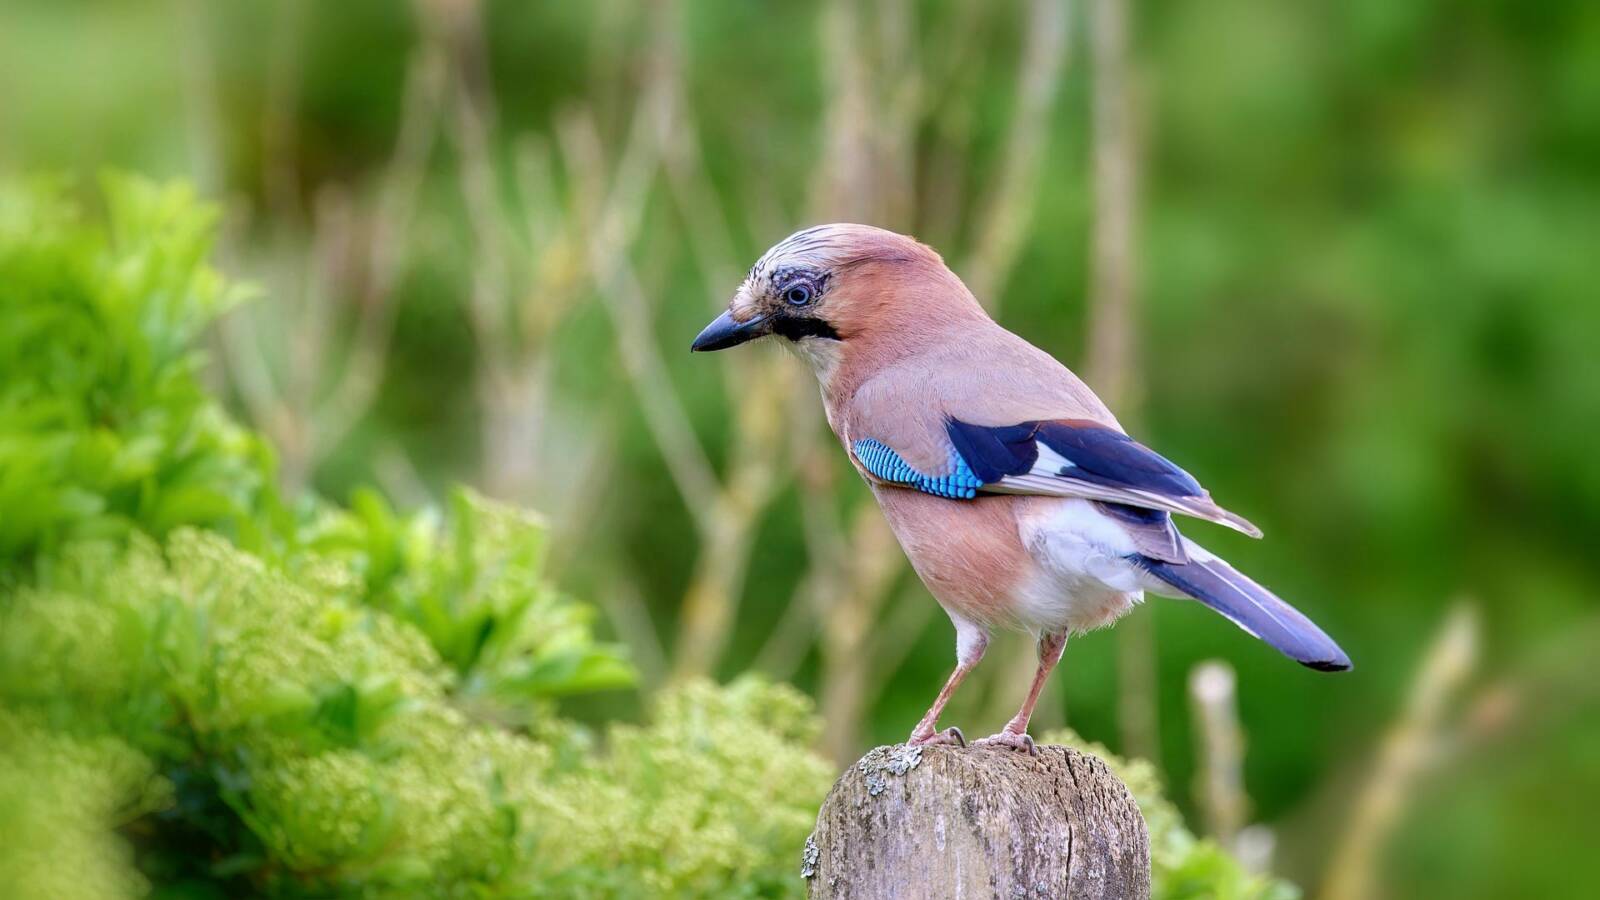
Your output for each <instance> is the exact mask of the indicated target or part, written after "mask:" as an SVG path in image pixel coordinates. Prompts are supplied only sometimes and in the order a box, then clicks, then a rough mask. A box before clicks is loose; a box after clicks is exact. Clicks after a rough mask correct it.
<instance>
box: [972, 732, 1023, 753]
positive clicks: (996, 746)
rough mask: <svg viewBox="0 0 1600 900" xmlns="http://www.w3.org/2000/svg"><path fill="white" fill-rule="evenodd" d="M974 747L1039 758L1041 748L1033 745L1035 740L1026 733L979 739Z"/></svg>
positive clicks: (1007, 733) (1006, 733) (1011, 733)
mask: <svg viewBox="0 0 1600 900" xmlns="http://www.w3.org/2000/svg"><path fill="white" fill-rule="evenodd" d="M972 746H974V747H987V748H989V749H992V750H1010V751H1012V752H1015V753H1026V754H1028V755H1029V756H1038V755H1039V748H1038V747H1035V746H1034V745H1033V738H1032V737H1030V736H1029V735H1028V733H1027V732H1025V731H1011V730H1009V729H1008V730H1006V731H1002V732H1000V733H999V734H991V735H989V736H988V737H986V738H979V739H978V740H975V741H973V742H972Z"/></svg>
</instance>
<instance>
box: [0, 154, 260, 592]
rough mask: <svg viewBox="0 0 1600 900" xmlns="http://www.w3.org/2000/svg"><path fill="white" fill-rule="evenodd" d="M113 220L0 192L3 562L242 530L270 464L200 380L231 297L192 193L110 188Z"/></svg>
mask: <svg viewBox="0 0 1600 900" xmlns="http://www.w3.org/2000/svg"><path fill="white" fill-rule="evenodd" d="M102 184H103V192H102V196H103V198H104V202H105V219H106V223H105V224H104V225H102V224H101V223H99V222H98V221H89V220H87V219H86V218H85V216H84V214H83V213H82V211H81V208H80V206H79V205H78V204H77V203H74V202H72V197H71V195H70V193H69V192H68V190H67V188H66V187H65V186H64V185H61V184H53V183H36V184H32V185H27V186H23V185H15V184H10V185H4V186H0V315H3V316H4V322H5V327H4V328H0V509H4V510H5V515H4V516H0V563H3V562H5V561H8V560H17V559H19V558H23V557H26V556H28V555H30V554H32V553H34V552H35V551H37V550H39V549H40V548H48V547H50V546H53V545H55V544H57V543H59V542H60V541H62V540H64V539H68V538H73V537H83V536H104V535H113V534H126V533H128V532H129V531H130V530H132V529H135V528H138V529H143V530H145V531H147V532H150V533H152V534H155V535H162V534H165V533H166V532H167V531H169V530H171V529H172V528H173V527H175V526H177V525H179V524H184V523H193V524H203V525H206V526H208V527H217V528H222V529H224V530H226V531H228V532H230V533H237V532H238V531H239V530H240V529H241V528H242V527H244V524H245V522H246V520H248V519H249V517H250V516H251V515H252V514H253V513H254V511H255V510H256V509H257V508H258V506H259V498H260V495H261V493H262V492H263V491H264V490H265V489H266V486H267V484H268V483H269V481H270V472H271V464H270V461H269V455H268V454H267V452H266V450H265V448H264V446H263V445H262V443H261V441H260V440H259V439H258V438H257V437H256V436H255V435H253V434H251V433H250V432H248V431H246V430H244V429H242V428H240V427H238V426H237V425H235V424H233V423H232V422H231V421H229V420H228V419H227V417H226V416H225V415H224V414H223V413H222V412H221V411H220V410H219V409H218V408H217V406H216V404H215V403H213V402H212V401H211V399H210V398H209V397H208V396H207V395H206V393H205V391H204V390H203V389H202V387H201V385H200V383H199V381H198V379H197V377H196V368H197V366H198V364H199V357H198V355H197V354H196V352H195V351H194V349H193V345H194V341H195V337H196V335H197V334H198V333H199V332H200V330H201V329H203V328H204V327H205V326H206V324H207V323H208V322H209V321H210V320H211V319H212V317H214V316H215V315H217V314H218V313H219V312H220V311H221V310H222V309H224V308H225V307H226V306H227V305H228V304H229V303H230V302H232V301H233V300H235V299H237V298H238V296H239V293H238V291H236V290H233V289H230V288H229V287H228V286H227V285H226V284H225V283H224V282H223V280H222V278H221V276H220V275H219V274H218V273H217V272H215V271H214V270H213V269H211V268H210V267H209V266H208V265H207V264H206V255H207V253H208V252H209V251H210V247H211V231H212V224H213V222H214V220H215V218H216V216H215V212H214V211H213V210H212V209H211V208H210V207H207V206H203V205H201V204H198V203H196V202H195V200H194V197H193V194H192V192H191V191H189V190H188V189H187V188H183V187H179V186H172V187H157V186H155V185H153V184H151V183H148V182H144V181H138V180H133V179H126V178H116V177H107V178H105V179H104V180H103V182H102Z"/></svg>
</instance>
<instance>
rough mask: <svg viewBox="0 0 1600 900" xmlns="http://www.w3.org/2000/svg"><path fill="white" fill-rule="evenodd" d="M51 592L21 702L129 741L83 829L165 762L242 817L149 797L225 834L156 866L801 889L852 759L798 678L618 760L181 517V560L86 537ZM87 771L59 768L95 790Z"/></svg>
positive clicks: (568, 892)
mask: <svg viewBox="0 0 1600 900" xmlns="http://www.w3.org/2000/svg"><path fill="white" fill-rule="evenodd" d="M41 581H42V582H43V583H45V584H48V587H37V588H34V587H30V588H25V589H22V590H20V591H18V592H16V593H15V594H14V595H13V596H12V597H11V598H10V600H9V602H8V604H7V608H6V611H5V615H4V618H3V620H0V626H3V631H0V633H3V634H4V635H5V638H6V639H5V642H4V645H3V648H0V697H4V698H5V699H6V700H7V701H8V702H9V703H11V704H13V705H15V706H17V707H20V708H26V709H28V710H29V713H30V714H31V715H33V716H36V717H39V718H41V719H53V720H55V721H57V722H61V723H70V725H71V727H72V728H73V729H74V730H76V731H78V732H81V733H89V734H93V733H95V732H96V731H99V732H100V734H102V735H104V734H115V735H118V736H119V738H120V740H119V741H118V742H116V743H114V744H112V745H111V746H113V747H114V748H116V749H119V750H120V751H121V752H122V754H123V755H122V757H119V764H118V765H117V766H114V767H112V766H104V765H102V766H98V767H91V769H94V770H98V771H100V772H102V773H104V775H105V777H106V778H111V776H116V777H115V778H114V779H113V780H111V781H110V782H109V783H107V782H95V781H88V783H86V784H85V785H84V786H83V788H82V793H83V794H85V795H86V796H85V799H84V800H82V801H81V802H80V803H79V804H78V806H81V807H83V811H82V812H74V815H75V816H76V818H74V819H73V821H72V823H69V824H75V825H77V826H78V828H79V830H78V832H77V833H78V834H80V835H83V837H81V838H80V840H89V837H88V835H90V834H93V833H94V832H92V831H91V830H89V829H86V828H83V827H82V825H83V822H84V821H85V820H87V819H88V818H89V817H90V816H91V815H93V814H95V813H96V812H97V811H98V812H99V814H101V815H102V818H104V810H101V809H99V808H97V807H95V806H93V803H94V802H101V803H107V804H111V803H114V804H115V805H116V806H118V807H126V806H128V801H126V800H120V799H118V800H95V799H94V798H96V797H111V798H116V797H119V796H120V795H121V794H126V793H128V791H129V788H128V787H127V786H128V785H130V784H138V783H139V782H140V780H141V779H143V780H144V781H149V780H150V773H151V772H152V771H160V772H161V773H163V774H164V775H166V777H167V779H168V780H170V782H171V783H173V784H179V785H189V786H191V788H190V790H191V791H192V790H193V789H194V788H193V787H192V786H195V785H200V786H203V787H204V788H205V789H208V790H214V791H215V792H216V797H215V800H216V801H219V802H220V803H221V804H223V805H225V807H226V809H227V810H228V811H230V812H231V813H232V814H233V815H232V817H231V818H226V819H225V820H224V830H223V831H221V832H220V833H218V832H217V830H216V829H217V825H216V823H215V822H214V821H213V818H214V815H215V812H216V809H215V803H212V802H195V798H192V797H189V798H185V797H183V796H180V797H179V798H178V802H177V803H176V805H174V804H173V801H172V799H171V796H170V795H171V793H172V792H171V790H170V789H167V790H160V789H155V788H151V789H148V790H147V796H148V797H150V798H153V799H147V800H144V801H143V802H141V803H140V804H139V805H138V809H140V810H143V809H147V808H149V807H150V806H152V805H155V803H157V802H159V801H161V800H163V799H165V801H166V804H165V805H167V806H168V807H169V808H168V809H167V810H166V812H165V813H164V816H165V818H166V821H165V822H164V826H163V827H165V828H167V829H169V831H170V832H172V833H173V834H187V835H193V834H196V833H199V832H201V831H202V830H209V831H210V832H211V833H210V834H208V835H207V839H206V841H205V842H204V843H200V844H196V843H195V842H193V841H187V842H178V843H174V844H167V845H164V846H160V847H159V848H158V850H157V851H155V854H156V855H155V857H154V858H149V857H147V858H146V859H144V860H143V864H144V865H145V866H146V867H148V868H150V869H154V870H156V871H167V872H171V871H181V870H183V869H184V868H185V867H186V866H190V865H193V864H194V863H193V862H192V861H194V860H210V862H209V863H205V864H203V865H202V868H201V870H200V871H199V872H192V871H191V872H188V873H187V874H189V875H190V876H191V877H193V876H203V877H207V878H212V879H217V880H221V881H224V882H225V883H227V882H228V881H229V880H238V879H243V880H244V881H243V883H244V884H246V885H248V887H250V888H251V889H254V890H264V891H267V892H269V893H274V894H305V895H309V896H322V895H327V894H329V893H348V892H361V891H371V890H380V891H413V890H419V889H422V888H423V887H424V886H432V885H440V884H445V885H452V886H454V887H452V892H454V891H455V889H456V888H462V889H464V888H465V886H468V885H476V886H478V887H479V888H482V889H485V890H490V891H492V892H500V893H507V894H517V895H521V894H528V893H535V892H536V893H539V894H540V895H544V896H549V895H552V894H553V895H565V896H639V897H657V896H686V897H687V896H695V897H701V896H775V895H786V894H796V893H798V892H799V890H800V888H801V883H800V881H799V879H798V878H796V877H795V875H794V871H793V870H794V859H795V853H797V852H798V848H799V847H800V845H801V844H802V843H803V841H804V839H805V835H806V833H807V832H808V831H809V830H810V826H811V818H812V816H813V815H814V811H815V809H816V805H817V804H818V803H819V802H820V801H821V798H822V795H823V794H824V793H825V792H826V790H827V787H828V784H829V782H830V780H831V776H832V772H831V768H830V767H829V766H828V765H827V764H826V763H825V762H823V761H822V760H820V759H819V758H817V757H816V756H815V755H813V754H812V753H810V752H809V751H808V750H806V749H804V748H805V746H806V745H807V743H808V742H809V741H810V740H811V739H812V738H814V737H815V733H816V728H817V725H816V720H815V717H814V715H812V713H811V711H810V707H809V704H808V702H807V701H806V700H805V699H804V698H803V697H801V696H800V695H798V694H796V693H795V692H793V691H792V690H789V689H786V688H778V687H772V686H768V685H764V684H761V683H759V682H755V681H749V680H747V681H742V682H739V683H737V684H735V685H733V686H731V687H729V688H726V689H719V688H715V687H712V686H710V685H704V684H701V685H691V686H689V687H686V688H684V689H682V690H680V691H675V692H668V693H667V694H665V695H664V696H663V697H662V698H661V700H660V704H659V707H658V708H657V710H656V715H655V716H654V720H653V722H652V723H651V724H649V725H647V726H644V727H629V726H618V727H616V728H615V729H613V731H612V733H611V735H610V740H609V741H608V750H609V752H608V753H606V754H604V755H600V754H596V753H594V752H592V749H593V748H591V747H588V746H587V745H588V741H587V740H586V739H585V738H584V737H583V736H582V735H581V734H580V733H577V732H574V731H573V730H572V729H571V727H570V726H567V725H564V724H562V723H560V722H547V723H544V724H543V726H542V727H541V728H540V729H539V730H540V731H541V732H542V735H543V739H542V740H539V741H536V740H534V739H531V738H529V737H527V736H524V735H519V734H516V733H512V732H509V731H506V730H504V729H502V728H500V727H497V726H495V725H493V724H489V723H483V722H477V721H474V720H472V719H471V718H469V717H468V716H467V715H466V714H465V713H464V712H463V711H461V710H460V709H458V708H457V707H456V706H455V705H453V704H452V703H451V702H450V698H449V693H448V691H447V685H448V682H449V681H450V679H451V678H452V675H451V672H450V670H449V669H448V668H447V667H446V666H444V665H443V663H442V661H441V660H440V659H439V658H438V656H437V655H436V654H435V653H434V652H433V650H432V648H431V646H430V645H429V644H428V643H427V641H426V640H424V639H423V637H422V635H421V634H420V633H419V632H418V631H417V630H416V629H414V628H412V627H411V626H409V625H408V624H406V623H403V622H399V621H397V620H395V619H393V618H392V617H390V616H388V615H387V614H385V613H383V612H380V611H377V610H374V609H371V608H370V607H366V606H364V605H362V604H360V603H357V602H352V601H351V600H350V599H348V598H343V597H340V596H337V595H327V594H323V593H320V592H319V590H317V589H316V588H314V587H308V586H306V585H303V584H299V583H296V582H295V581H293V580H291V579H290V578H288V577H287V576H285V575H284V574H283V573H281V572H279V571H275V570H273V569H272V568H269V567H267V566H263V565H262V564H261V563H260V562H259V561H258V560H256V559H255V558H254V557H251V556H250V555H248V554H246V553H244V552H242V551H240V550H237V549H235V548H233V547H232V546H231V545H229V544H228V543H227V542H226V541H225V540H223V539H221V538H219V537H217V536H215V535H209V534H206V533H204V532H199V531H193V530H188V529H183V530H179V531H177V532H175V533H174V534H172V535H171V536H170V537H169V539H168V541H167V542H166V547H165V550H164V551H163V550H162V549H161V548H159V547H157V546H156V545H155V544H153V543H152V542H151V541H149V540H148V539H143V538H136V539H135V540H133V541H132V542H131V543H130V545H129V546H128V547H127V548H125V549H113V548H111V547H110V546H108V545H106V544H89V545H76V546H73V547H69V548H66V549H65V551H64V552H63V553H62V554H61V556H60V557H59V558H58V559H57V560H56V561H54V562H53V563H51V564H50V565H49V566H48V568H47V570H46V571H45V572H44V573H43V576H42V578H41ZM132 648H144V651H143V652H132V653H130V650H131V649H132ZM59 740H65V739H57V738H55V737H54V736H51V737H49V738H48V741H47V743H46V744H45V745H44V746H48V745H49V742H58V741H59ZM90 740H91V741H92V743H89V744H85V745H83V746H84V747H88V748H91V749H95V752H97V753H102V754H103V753H107V752H109V751H105V750H99V749H97V748H99V747H100V745H101V744H102V743H105V742H107V741H108V739H107V738H105V737H103V736H102V737H94V738H91V739H90ZM122 742H126V743H122ZM24 746H26V745H24ZM73 746H77V745H73ZM133 748H137V749H138V750H141V751H143V754H144V755H142V756H141V755H140V754H138V753H135V752H134V750H133ZM28 752H30V753H32V754H35V755H43V758H48V755H45V751H44V750H42V749H39V748H32V749H30V750H28ZM87 752H88V750H84V751H81V752H80V753H79V755H82V754H83V753H87ZM27 758H30V759H31V758H32V757H31V756H30V757H27ZM77 771H78V770H77V769H76V768H73V769H71V770H70V771H66V772H64V773H63V774H62V776H61V777H62V778H65V779H71V778H78V779H79V780H80V781H83V780H84V778H83V777H82V776H81V775H79V774H75V773H77ZM111 787H117V788H118V790H119V793H113V792H111V791H110V788H111ZM97 789H98V791H97ZM15 793H18V794H26V791H25V790H23V789H22V786H19V788H18V790H17V791H16V792H15ZM204 799H209V798H204ZM186 803H187V804H189V805H186ZM73 809H74V810H76V809H77V807H73ZM26 813H27V810H19V811H18V816H19V818H17V819H16V820H15V821H27V819H26V818H25V816H26ZM103 830H104V829H103V827H102V829H101V832H103ZM99 839H100V840H104V839H105V838H104V835H103V833H102V834H101V835H100V838H99ZM126 856H127V853H126V851H120V852H119V853H117V854H115V855H114V856H113V857H111V858H113V859H121V858H125V857H126ZM121 877H122V878H123V879H124V880H127V879H131V878H132V877H133V876H132V875H128V874H125V875H123V876H121ZM535 885H537V886H538V888H537V890H536V891H535V889H534V886H535Z"/></svg>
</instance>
